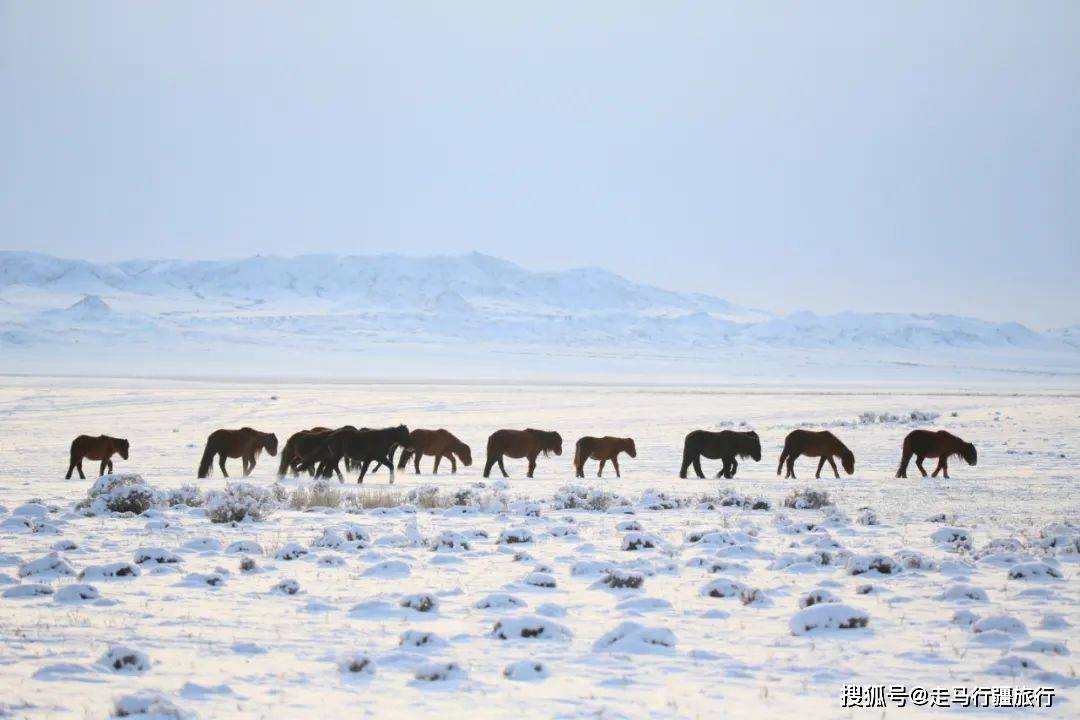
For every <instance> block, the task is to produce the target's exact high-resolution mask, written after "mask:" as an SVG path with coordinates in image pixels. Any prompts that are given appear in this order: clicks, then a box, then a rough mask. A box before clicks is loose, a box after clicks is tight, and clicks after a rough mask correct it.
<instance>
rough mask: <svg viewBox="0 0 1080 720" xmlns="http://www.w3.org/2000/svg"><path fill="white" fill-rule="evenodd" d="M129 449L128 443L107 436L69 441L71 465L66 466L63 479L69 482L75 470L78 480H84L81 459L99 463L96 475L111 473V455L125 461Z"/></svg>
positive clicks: (84, 437) (121, 439)
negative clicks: (77, 472) (116, 455)
mask: <svg viewBox="0 0 1080 720" xmlns="http://www.w3.org/2000/svg"><path fill="white" fill-rule="evenodd" d="M129 448H130V446H129V445H128V441H127V440H125V439H123V438H114V437H110V436H108V435H98V436H97V437H93V436H91V435H80V436H79V437H77V438H75V439H74V440H72V441H71V464H70V465H68V471H67V475H66V476H65V479H67V480H70V479H71V473H72V472H74V471H75V470H78V471H79V477H80V478H82V479H83V480H85V479H86V475H85V474H83V469H82V461H83V458H90V459H91V460H100V461H101V470H100V471H99V472H98V475H104V474H105V470H106V469H108V471H109V472H112V471H113V464H112V456H113V453H119V454H120V457H122V458H124V459H125V460H127V459H128V450H129Z"/></svg>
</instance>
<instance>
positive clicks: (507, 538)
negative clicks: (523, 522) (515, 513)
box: [495, 527, 533, 545]
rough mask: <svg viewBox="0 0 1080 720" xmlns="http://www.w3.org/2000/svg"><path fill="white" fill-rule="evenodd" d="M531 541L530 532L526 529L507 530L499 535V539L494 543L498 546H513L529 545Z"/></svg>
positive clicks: (531, 535)
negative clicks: (518, 544) (519, 544)
mask: <svg viewBox="0 0 1080 720" xmlns="http://www.w3.org/2000/svg"><path fill="white" fill-rule="evenodd" d="M532 541H533V534H532V530H530V529H529V528H526V527H516V528H507V529H506V530H503V531H502V532H500V533H499V539H498V540H496V541H495V542H496V543H497V544H499V545H513V544H515V543H531V542H532Z"/></svg>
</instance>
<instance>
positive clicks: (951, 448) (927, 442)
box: [896, 430, 979, 479]
mask: <svg viewBox="0 0 1080 720" xmlns="http://www.w3.org/2000/svg"><path fill="white" fill-rule="evenodd" d="M912 455H914V456H915V467H917V468H919V472H921V473H922V476H923V477H926V468H924V467H923V464H922V463H923V460H924V459H925V458H928V457H931V458H937V459H938V464H937V469H936V470H934V474H933V477H937V476H938V473H944V475H945V478H946V479H948V477H949V456H950V455H959V456H960V457H962V458H964V461H965V462H967V464H968V465H974V464H975V463H976V462H978V460H979V456H978V455H977V454H976V452H975V446H974V445H972V444H971V443H969V442H964V441H963V440H961V439H960V438H958V437H956V436H955V435H953V434H952V433H950V432H946V431H945V430H938V431H937V432H934V431H932V430H912V431H911V432H909V433H908V436H907V437H906V438H904V454H903V456H902V457H901V458H900V469H899V470H897V471H896V477H898V478H906V477H907V467H908V463H909V462H911V456H912Z"/></svg>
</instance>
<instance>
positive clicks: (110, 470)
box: [109, 458, 113, 473]
mask: <svg viewBox="0 0 1080 720" xmlns="http://www.w3.org/2000/svg"><path fill="white" fill-rule="evenodd" d="M112 471H113V464H112V458H109V472H110V473H111V472H112Z"/></svg>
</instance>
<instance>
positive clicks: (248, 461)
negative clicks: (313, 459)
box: [199, 427, 277, 478]
mask: <svg viewBox="0 0 1080 720" xmlns="http://www.w3.org/2000/svg"><path fill="white" fill-rule="evenodd" d="M263 450H265V451H266V452H268V453H270V457H273V456H274V455H277V435H275V434H273V433H264V432H259V431H258V430H255V429H253V428H249V427H242V428H240V429H239V430H215V431H214V432H212V433H210V437H208V438H206V449H205V450H203V455H202V461H201V462H200V463H199V477H200V478H206V477H210V472H211V471H212V470H213V469H214V468H213V463H214V456H215V455H217V456H218V465H219V466H220V467H221V474H222V475H224V476H225V477H229V473H228V471H227V470H226V469H225V459H226V458H240V460H241V463H242V464H243V466H244V477H247V476H248V475H250V474H251V471H252V470H254V469H255V461H256V460H257V459H258V457H259V455H261V454H262V451H263Z"/></svg>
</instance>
